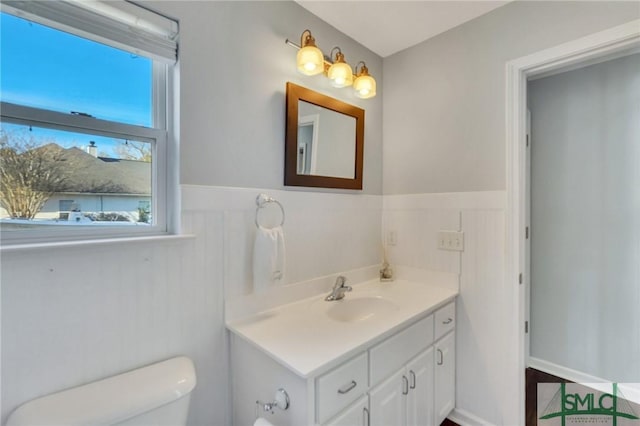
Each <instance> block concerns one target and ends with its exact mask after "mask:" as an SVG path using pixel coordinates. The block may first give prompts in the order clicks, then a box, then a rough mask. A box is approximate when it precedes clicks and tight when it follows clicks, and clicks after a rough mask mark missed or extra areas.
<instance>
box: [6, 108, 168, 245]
mask: <svg viewBox="0 0 640 426" xmlns="http://www.w3.org/2000/svg"><path fill="white" fill-rule="evenodd" d="M1 108H2V113H1V117H2V122H6V123H12V124H21V125H25V126H34V127H43V128H49V129H56V130H64V131H69V132H74V133H86V134H91V135H97V136H106V137H113V138H119V139H131V140H139V141H142V142H148V143H150V144H151V147H152V158H153V160H152V162H151V170H152V171H151V176H152V180H151V204H152V214H153V218H154V223H153V225H150V226H146V225H145V226H132V225H123V226H109V227H100V225H91V226H90V227H83V226H75V225H69V226H68V227H67V226H52V227H44V226H43V227H39V228H37V229H25V230H24V231H23V230H11V231H3V232H2V235H1V236H0V237H1V241H2V244H3V245H5V244H9V245H11V244H28V243H36V242H52V241H70V240H84V239H91V238H106V237H109V238H118V237H131V236H142V235H145V236H146V235H162V234H167V233H169V231H170V229H169V227H168V222H167V205H168V203H167V193H168V191H167V188H168V182H167V173H166V169H167V138H168V135H167V132H166V130H163V129H155V128H148V127H142V126H134V125H131V124H124V123H116V122H112V121H107V120H100V119H95V118H91V117H83V116H77V115H73V114H65V113H60V112H57V111H48V110H42V109H38V108H32V107H26V106H22V105H15V104H10V103H6V102H2V103H1Z"/></svg>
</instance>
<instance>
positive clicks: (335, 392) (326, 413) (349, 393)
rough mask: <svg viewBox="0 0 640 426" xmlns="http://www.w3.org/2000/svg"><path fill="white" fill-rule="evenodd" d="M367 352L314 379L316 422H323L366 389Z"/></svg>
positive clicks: (367, 384)
mask: <svg viewBox="0 0 640 426" xmlns="http://www.w3.org/2000/svg"><path fill="white" fill-rule="evenodd" d="M367 369H368V365H367V354H366V353H363V354H361V355H358V356H357V357H355V358H353V359H352V360H351V361H347V362H346V363H344V364H342V365H341V366H340V367H338V368H336V369H335V370H333V371H331V372H329V373H327V374H325V375H323V376H320V377H319V378H318V379H317V380H316V392H317V401H318V422H319V423H323V422H325V421H326V420H327V419H329V418H331V416H333V415H334V414H337V413H338V412H340V411H341V410H342V409H343V408H345V407H346V406H347V405H349V404H351V403H352V402H353V401H355V400H356V399H358V398H359V397H360V396H361V395H362V394H364V393H365V392H366V391H367V387H368V386H369V383H368V382H367Z"/></svg>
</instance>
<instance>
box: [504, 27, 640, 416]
mask: <svg viewBox="0 0 640 426" xmlns="http://www.w3.org/2000/svg"><path fill="white" fill-rule="evenodd" d="M638 48H640V21H632V22H629V23H628V24H624V25H621V26H619V27H614V28H612V29H610V30H606V31H603V32H600V33H597V34H593V35H590V36H587V37H584V38H581V39H578V40H575V41H572V42H569V43H566V44H563V45H560V46H556V47H554V48H551V49H547V50H544V51H541V52H537V53H535V54H532V55H529V56H526V57H523V58H519V59H516V60H513V61H510V62H508V63H507V108H506V123H507V129H506V130H507V137H506V142H507V144H506V150H507V212H506V213H507V214H506V219H507V229H506V231H507V239H506V254H507V259H506V267H505V274H506V278H505V279H506V282H507V284H508V285H507V291H508V292H509V294H510V297H511V300H512V303H513V305H512V306H511V307H509V309H510V314H509V315H510V317H511V321H510V322H509V324H510V329H509V335H508V336H507V340H508V341H509V342H511V344H512V345H513V346H512V347H514V348H515V353H514V354H513V356H512V357H511V358H510V359H509V363H508V365H505V368H507V369H508V370H509V371H511V372H512V373H513V377H514V378H513V379H512V380H511V381H509V383H508V385H507V387H508V389H507V392H506V393H505V395H508V396H507V398H508V399H509V400H508V401H505V404H508V405H510V406H512V407H514V409H513V411H510V412H509V413H508V417H506V418H505V420H506V422H509V423H513V424H522V423H523V422H524V419H525V404H524V401H525V368H526V367H527V366H528V364H529V353H528V341H529V333H528V332H527V331H525V330H526V327H527V325H528V323H527V322H528V321H529V319H530V318H528V313H527V306H528V303H529V298H528V297H527V291H526V289H527V288H528V287H527V284H528V282H529V280H530V275H531V274H528V273H526V271H527V266H528V263H527V260H526V254H527V250H526V248H527V244H528V243H527V238H526V232H527V230H528V227H529V225H530V224H529V223H528V218H527V197H526V186H527V184H528V178H527V176H526V161H527V155H526V150H527V145H526V144H527V140H526V135H527V131H526V130H527V125H526V123H527V121H526V115H527V113H526V105H527V81H528V80H529V79H531V78H534V77H540V76H542V75H545V74H546V75H550V74H553V73H557V72H558V71H559V70H568V69H569V68H571V67H573V68H580V67H583V66H584V65H585V64H588V63H595V62H602V61H603V59H605V58H612V57H614V56H616V55H620V54H621V52H626V51H628V50H629V49H638ZM512 416H513V417H512Z"/></svg>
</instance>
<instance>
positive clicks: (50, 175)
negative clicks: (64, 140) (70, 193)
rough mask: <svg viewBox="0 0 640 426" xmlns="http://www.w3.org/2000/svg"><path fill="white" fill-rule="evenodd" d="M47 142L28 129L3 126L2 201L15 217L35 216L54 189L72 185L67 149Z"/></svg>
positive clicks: (0, 144)
mask: <svg viewBox="0 0 640 426" xmlns="http://www.w3.org/2000/svg"><path fill="white" fill-rule="evenodd" d="M43 142H45V143H46V141H38V140H36V138H34V137H33V136H32V135H25V134H24V132H17V131H14V132H6V131H4V130H0V205H1V206H2V207H3V208H4V209H5V210H7V212H8V213H9V216H10V217H12V218H20V219H33V218H34V217H35V215H36V213H38V212H39V211H40V209H42V206H43V205H44V203H45V202H46V201H47V200H48V199H49V198H50V197H51V196H52V195H53V194H54V193H56V192H60V191H64V190H65V189H66V188H67V186H68V184H67V177H66V173H65V170H66V168H67V167H69V164H68V161H67V160H65V159H64V158H63V150H62V149H61V148H60V147H59V146H58V145H55V144H53V143H49V144H43Z"/></svg>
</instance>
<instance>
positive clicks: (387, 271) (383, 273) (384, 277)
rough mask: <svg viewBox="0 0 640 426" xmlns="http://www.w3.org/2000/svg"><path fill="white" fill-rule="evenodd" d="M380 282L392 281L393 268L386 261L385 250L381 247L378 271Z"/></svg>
mask: <svg viewBox="0 0 640 426" xmlns="http://www.w3.org/2000/svg"><path fill="white" fill-rule="evenodd" d="M380 281H382V282H384V281H393V268H391V265H389V260H388V259H387V249H386V248H385V246H384V244H383V245H382V269H380Z"/></svg>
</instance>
